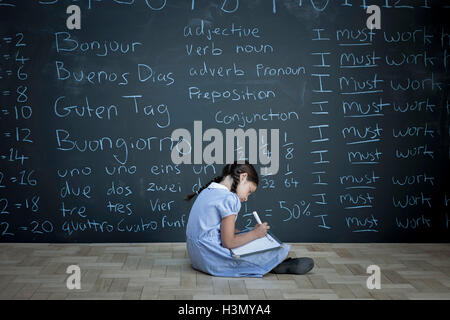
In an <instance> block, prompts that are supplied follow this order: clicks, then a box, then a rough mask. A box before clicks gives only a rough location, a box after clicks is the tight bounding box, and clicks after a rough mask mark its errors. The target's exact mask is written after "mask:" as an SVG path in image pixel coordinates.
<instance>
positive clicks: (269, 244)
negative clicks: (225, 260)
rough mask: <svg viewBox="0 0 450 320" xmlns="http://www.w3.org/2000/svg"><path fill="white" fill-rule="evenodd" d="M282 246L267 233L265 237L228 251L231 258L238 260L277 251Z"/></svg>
mask: <svg viewBox="0 0 450 320" xmlns="http://www.w3.org/2000/svg"><path fill="white" fill-rule="evenodd" d="M282 246H284V244H283V243H282V242H280V240H278V239H277V238H275V236H274V235H273V234H271V233H270V232H269V231H268V232H267V234H266V236H265V237H262V238H258V239H256V240H253V241H250V242H248V243H246V244H244V245H242V246H240V247H237V248H234V249H230V251H231V255H232V256H233V258H239V257H242V256H246V255H249V254H253V253H258V252H263V251H267V250H273V249H277V248H280V247H282Z"/></svg>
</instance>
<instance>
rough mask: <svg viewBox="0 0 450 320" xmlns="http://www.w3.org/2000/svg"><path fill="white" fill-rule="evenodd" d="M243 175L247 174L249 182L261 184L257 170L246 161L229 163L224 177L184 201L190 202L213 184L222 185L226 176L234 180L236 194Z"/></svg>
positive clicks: (189, 195) (223, 172) (232, 190)
mask: <svg viewBox="0 0 450 320" xmlns="http://www.w3.org/2000/svg"><path fill="white" fill-rule="evenodd" d="M241 173H247V175H248V180H249V181H252V182H254V183H255V184H256V185H258V183H259V179H258V173H256V170H255V168H254V167H253V166H252V165H251V164H249V163H248V161H247V160H246V161H245V163H238V162H237V161H235V162H234V163H229V164H227V165H225V166H224V167H223V169H222V175H220V176H218V177H215V178H214V179H212V180H211V181H209V182H208V183H207V184H205V185H204V186H203V187H201V188H200V189H199V190H198V191H197V192H193V193H190V194H188V195H187V196H186V197H185V198H184V200H186V201H189V200H191V199H192V198H193V197H195V196H196V195H198V194H199V193H200V192H202V191H203V190H204V189H205V188H207V187H208V186H209V185H210V184H211V183H213V182H216V183H220V182H221V181H222V180H223V179H225V177H226V176H230V177H231V178H232V179H233V183H232V184H231V190H230V191H231V192H234V193H236V189H237V186H238V184H239V181H240V179H239V177H240V174H241Z"/></svg>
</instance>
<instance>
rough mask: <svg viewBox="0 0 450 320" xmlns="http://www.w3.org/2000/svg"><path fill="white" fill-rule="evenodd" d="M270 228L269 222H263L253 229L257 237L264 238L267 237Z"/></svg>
mask: <svg viewBox="0 0 450 320" xmlns="http://www.w3.org/2000/svg"><path fill="white" fill-rule="evenodd" d="M269 229H270V226H269V225H268V224H267V222H263V223H261V224H257V225H256V226H255V227H254V228H253V231H254V233H255V235H256V238H257V239H258V238H262V237H265V236H266V234H267V230H269Z"/></svg>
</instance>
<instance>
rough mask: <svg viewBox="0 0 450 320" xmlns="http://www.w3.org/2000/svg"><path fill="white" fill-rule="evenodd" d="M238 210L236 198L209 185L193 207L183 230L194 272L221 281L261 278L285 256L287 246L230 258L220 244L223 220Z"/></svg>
mask: <svg viewBox="0 0 450 320" xmlns="http://www.w3.org/2000/svg"><path fill="white" fill-rule="evenodd" d="M240 209H241V202H240V200H239V198H238V196H237V195H236V194H235V193H234V192H231V191H230V190H228V188H227V187H226V186H224V185H222V184H220V183H216V182H212V183H211V184H210V185H209V186H208V187H207V188H205V189H204V190H203V191H202V192H200V194H199V195H197V198H196V199H195V202H194V204H193V205H192V208H191V211H190V214H189V219H188V223H187V227H186V246H187V251H188V254H189V258H190V259H191V263H192V267H193V268H194V269H197V270H200V271H203V272H206V273H209V274H211V275H213V276H222V277H258V278H261V277H262V276H263V275H264V274H266V273H268V272H269V271H270V270H272V269H273V268H274V267H275V266H277V265H278V264H280V263H281V262H282V261H283V260H284V259H285V258H286V257H287V255H288V253H289V250H290V245H288V244H285V246H284V247H282V248H278V249H274V250H270V251H266V252H261V253H255V254H251V255H248V256H244V257H240V258H233V257H232V256H231V252H230V249H227V248H225V247H223V246H222V244H221V236H220V227H221V221H222V219H223V218H225V217H227V216H229V215H231V214H235V215H236V219H237V216H238V213H239V210H240Z"/></svg>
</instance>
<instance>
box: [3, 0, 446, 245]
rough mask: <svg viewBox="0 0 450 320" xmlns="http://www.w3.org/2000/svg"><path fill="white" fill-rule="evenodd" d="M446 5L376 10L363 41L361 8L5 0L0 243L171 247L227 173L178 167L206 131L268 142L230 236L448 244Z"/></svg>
mask: <svg viewBox="0 0 450 320" xmlns="http://www.w3.org/2000/svg"><path fill="white" fill-rule="evenodd" d="M446 3H447V1H434V0H418V1H406V0H395V1H394V0H384V1H371V3H370V4H371V5H372V4H375V5H378V6H379V7H380V9H381V29H372V30H369V29H368V28H367V26H366V20H367V18H368V17H369V14H367V13H366V6H367V5H369V3H368V1H367V2H366V1H356V0H336V1H327V0H320V1H319V0H304V1H298V0H285V1H282V0H273V1H269V0H265V1H262V0H246V1H238V0H229V1H227V0H211V1H194V0H191V1H189V0H184V1H182V0H167V1H165V0H159V1H156V0H146V1H144V0H142V1H141V0H139V1H137V0H136V1H134V0H127V1H118V0H116V1H113V0H109V1H106V0H104V1H90V0H89V1H88V0H86V1H62V0H60V1H58V0H51V1H50V0H45V1H44V0H42V1H37V0H32V1H13V0H4V1H1V2H0V16H1V19H0V27H1V28H0V33H1V37H0V61H1V63H0V77H1V79H0V84H1V92H0V97H1V103H0V121H1V128H2V129H1V138H0V143H1V151H0V153H1V154H0V161H1V162H0V163H1V166H0V168H1V169H0V241H1V242H168V241H170V242H172V241H184V240H185V227H186V222H187V220H188V215H189V209H190V206H191V205H192V203H193V202H189V203H188V202H185V201H183V198H184V196H185V195H186V194H188V193H191V192H192V191H196V190H198V188H199V187H201V186H202V185H203V184H205V183H206V182H208V181H209V180H210V179H211V178H213V177H215V176H217V175H219V174H220V171H221V169H222V164H214V165H206V164H205V163H202V164H174V163H173V161H172V158H171V150H172V149H173V147H174V141H171V134H172V132H173V131H174V130H175V129H178V128H185V129H188V130H190V132H192V133H194V129H193V128H194V121H201V123H202V130H203V132H204V131H205V130H207V129H210V128H217V129H219V130H220V131H221V132H223V133H224V134H225V130H226V129H238V128H241V129H243V130H247V129H251V128H253V129H256V130H260V129H278V130H279V147H280V148H279V170H278V172H277V173H276V174H268V172H266V174H262V175H261V176H260V185H259V188H258V190H257V192H256V193H255V194H253V195H252V196H251V197H250V199H249V200H248V202H246V203H244V204H243V206H242V209H241V212H240V218H239V219H238V222H237V224H238V225H237V227H238V228H240V229H245V228H251V227H252V226H253V224H254V221H253V219H252V215H251V212H252V211H253V210H257V211H258V212H259V214H260V217H261V218H262V220H264V221H268V222H269V224H270V225H271V228H272V229H271V230H272V231H273V232H274V233H275V234H276V235H277V236H278V237H279V238H280V239H281V240H283V241H287V242H436V241H439V242H448V240H449V228H448V227H449V220H450V216H449V215H450V210H449V207H450V183H449V178H450V175H449V169H448V168H449V164H450V161H449V160H450V150H449V137H450V129H449V114H450V97H449V78H450V77H449V70H450V26H449V25H448V22H447V21H448V18H447V17H448V15H449V13H450V8H449V5H448V4H446ZM72 4H76V5H78V6H79V8H80V9H81V11H80V12H81V29H79V30H77V29H73V30H71V29H68V28H67V25H66V22H67V21H66V20H67V19H68V17H69V14H67V13H66V9H67V7H68V6H69V5H72ZM205 145H207V143H206V142H204V145H203V147H205ZM259 149H261V148H259ZM262 149H264V150H263V151H262V152H265V154H267V155H270V153H269V152H270V148H269V146H266V147H264V148H262ZM242 150H245V149H243V146H239V147H238V148H237V150H236V151H237V152H236V156H237V157H239V158H242V157H243V158H246V157H248V154H244V155H243V156H242V155H239V153H240V151H242ZM246 150H248V146H247V149H246ZM259 151H261V150H259ZM255 166H256V168H258V170H259V169H260V168H261V166H262V165H261V163H257V164H255ZM263 173H264V172H263ZM205 214H207V213H205Z"/></svg>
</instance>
